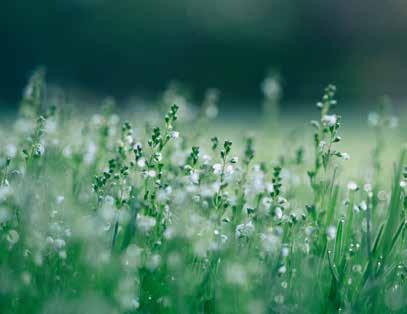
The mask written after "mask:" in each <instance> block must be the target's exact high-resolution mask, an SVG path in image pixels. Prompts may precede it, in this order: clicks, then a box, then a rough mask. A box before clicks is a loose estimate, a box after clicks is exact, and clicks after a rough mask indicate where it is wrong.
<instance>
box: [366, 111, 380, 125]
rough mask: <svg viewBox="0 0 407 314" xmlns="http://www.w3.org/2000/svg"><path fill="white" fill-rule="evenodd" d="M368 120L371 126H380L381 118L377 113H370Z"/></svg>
mask: <svg viewBox="0 0 407 314" xmlns="http://www.w3.org/2000/svg"><path fill="white" fill-rule="evenodd" d="M367 120H368V122H369V124H370V125H371V126H376V125H378V124H379V121H380V116H379V115H378V114H377V113H376V112H370V113H369V115H368V117H367Z"/></svg>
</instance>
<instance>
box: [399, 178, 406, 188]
mask: <svg viewBox="0 0 407 314" xmlns="http://www.w3.org/2000/svg"><path fill="white" fill-rule="evenodd" d="M400 187H401V188H403V189H404V188H405V187H407V181H404V180H403V181H401V182H400Z"/></svg>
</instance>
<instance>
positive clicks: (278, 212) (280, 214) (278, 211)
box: [274, 207, 283, 220]
mask: <svg viewBox="0 0 407 314" xmlns="http://www.w3.org/2000/svg"><path fill="white" fill-rule="evenodd" d="M274 214H275V216H276V218H277V219H278V220H280V219H281V218H283V211H282V209H281V207H277V208H276V210H275V213H274Z"/></svg>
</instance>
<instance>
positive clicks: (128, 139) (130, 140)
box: [126, 135, 134, 145]
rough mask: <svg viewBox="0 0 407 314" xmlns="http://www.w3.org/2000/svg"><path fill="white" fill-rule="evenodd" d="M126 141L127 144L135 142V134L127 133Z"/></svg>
mask: <svg viewBox="0 0 407 314" xmlns="http://www.w3.org/2000/svg"><path fill="white" fill-rule="evenodd" d="M126 142H127V144H129V145H131V144H133V142H134V138H133V136H131V135H127V136H126Z"/></svg>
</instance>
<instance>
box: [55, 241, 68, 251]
mask: <svg viewBox="0 0 407 314" xmlns="http://www.w3.org/2000/svg"><path fill="white" fill-rule="evenodd" d="M65 245H66V243H65V240H64V239H55V241H54V246H55V249H57V250H60V249H62V248H64V247H65Z"/></svg>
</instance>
